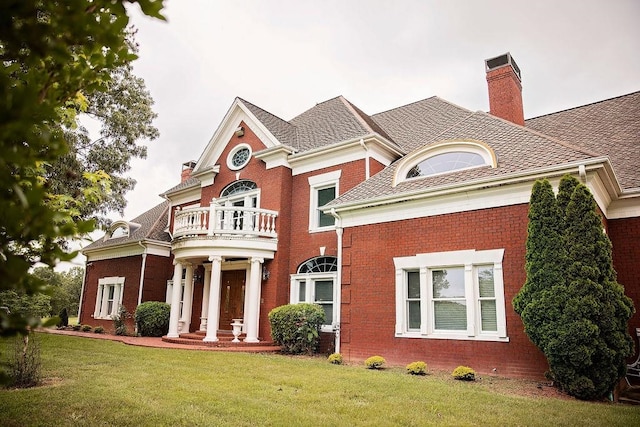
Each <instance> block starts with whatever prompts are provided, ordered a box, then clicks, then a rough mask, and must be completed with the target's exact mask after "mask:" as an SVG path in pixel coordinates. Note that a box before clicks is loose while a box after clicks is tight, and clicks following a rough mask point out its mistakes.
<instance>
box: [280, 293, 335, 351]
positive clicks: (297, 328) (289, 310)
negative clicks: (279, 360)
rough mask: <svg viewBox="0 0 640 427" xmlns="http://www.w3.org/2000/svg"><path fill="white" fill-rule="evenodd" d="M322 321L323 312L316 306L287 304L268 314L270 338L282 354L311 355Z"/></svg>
mask: <svg viewBox="0 0 640 427" xmlns="http://www.w3.org/2000/svg"><path fill="white" fill-rule="evenodd" d="M324 321H325V317H324V310H323V309H322V307H320V306H319V305H317V304H309V303H300V304H287V305H282V306H280V307H276V308H274V309H273V310H271V311H270V312H269V322H270V323H271V337H272V338H273V340H274V341H275V342H276V343H277V344H278V345H280V346H282V351H283V352H285V353H291V354H301V353H307V354H313V352H315V351H316V350H317V348H318V344H319V343H320V325H322V324H323V323H324Z"/></svg>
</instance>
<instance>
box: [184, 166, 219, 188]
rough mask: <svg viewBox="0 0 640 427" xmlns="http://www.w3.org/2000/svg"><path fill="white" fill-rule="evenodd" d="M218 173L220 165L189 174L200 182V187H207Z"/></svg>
mask: <svg viewBox="0 0 640 427" xmlns="http://www.w3.org/2000/svg"><path fill="white" fill-rule="evenodd" d="M219 173H220V165H214V166H212V167H209V168H207V169H204V170H201V171H200V172H198V173H197V174H193V173H192V174H191V176H193V177H194V178H197V179H198V180H199V181H200V187H208V186H210V185H213V183H214V181H215V179H216V175H218V174H219Z"/></svg>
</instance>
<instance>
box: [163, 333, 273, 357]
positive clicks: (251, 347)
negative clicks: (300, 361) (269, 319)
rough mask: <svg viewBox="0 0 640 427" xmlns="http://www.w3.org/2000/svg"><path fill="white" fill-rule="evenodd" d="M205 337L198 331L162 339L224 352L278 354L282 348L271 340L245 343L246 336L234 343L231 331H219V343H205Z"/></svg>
mask: <svg viewBox="0 0 640 427" xmlns="http://www.w3.org/2000/svg"><path fill="white" fill-rule="evenodd" d="M205 336H206V332H205V331H196V332H189V333H184V334H180V336H179V337H178V338H169V337H167V336H166V335H165V336H164V337H162V341H164V342H168V343H173V344H182V345H192V346H199V347H207V348H211V349H219V350H224V351H242V352H247V353H276V352H279V351H280V346H278V345H276V344H275V343H274V342H273V341H270V340H269V341H263V340H262V339H261V340H260V342H251V343H248V342H244V341H243V339H244V337H245V335H244V334H242V335H240V336H239V337H238V339H239V340H240V342H232V340H233V334H232V333H231V332H230V331H218V333H217V336H218V341H215V342H207V341H203V339H204V337H205Z"/></svg>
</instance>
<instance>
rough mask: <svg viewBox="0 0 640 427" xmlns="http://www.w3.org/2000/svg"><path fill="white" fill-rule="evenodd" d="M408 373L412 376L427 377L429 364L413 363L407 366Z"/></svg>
mask: <svg viewBox="0 0 640 427" xmlns="http://www.w3.org/2000/svg"><path fill="white" fill-rule="evenodd" d="M407 373H409V374H411V375H426V374H427V364H426V363H424V362H422V361H417V362H411V363H409V364H408V365H407Z"/></svg>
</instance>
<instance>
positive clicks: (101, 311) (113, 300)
mask: <svg viewBox="0 0 640 427" xmlns="http://www.w3.org/2000/svg"><path fill="white" fill-rule="evenodd" d="M123 294H124V277H103V278H101V279H98V290H97V293H96V305H95V309H94V311H93V317H94V318H95V319H111V318H112V317H113V316H116V315H117V314H118V310H120V306H121V305H122V295H123Z"/></svg>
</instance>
